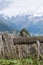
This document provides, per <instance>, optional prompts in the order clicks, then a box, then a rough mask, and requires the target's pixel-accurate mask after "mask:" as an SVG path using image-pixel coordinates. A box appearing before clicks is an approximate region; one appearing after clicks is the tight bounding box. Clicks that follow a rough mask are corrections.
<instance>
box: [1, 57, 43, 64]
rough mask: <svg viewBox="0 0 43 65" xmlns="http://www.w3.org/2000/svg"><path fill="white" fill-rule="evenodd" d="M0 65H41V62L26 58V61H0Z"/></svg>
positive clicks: (42, 62)
mask: <svg viewBox="0 0 43 65" xmlns="http://www.w3.org/2000/svg"><path fill="white" fill-rule="evenodd" d="M0 65H43V61H42V60H39V61H37V59H34V58H31V57H30V58H26V59H17V60H15V59H13V60H8V59H0Z"/></svg>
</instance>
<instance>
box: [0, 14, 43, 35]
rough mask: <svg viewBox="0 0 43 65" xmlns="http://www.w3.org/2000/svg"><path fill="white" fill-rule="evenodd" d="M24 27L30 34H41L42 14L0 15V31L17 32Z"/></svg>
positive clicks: (42, 25) (42, 29)
mask: <svg viewBox="0 0 43 65" xmlns="http://www.w3.org/2000/svg"><path fill="white" fill-rule="evenodd" d="M23 28H25V29H26V30H28V31H29V32H31V33H32V34H43V16H35V17H34V16H33V15H30V14H27V15H24V14H22V15H17V16H16V17H15V16H12V17H11V18H10V17H6V16H4V15H0V31H14V30H16V31H17V32H19V31H20V30H22V29H23Z"/></svg>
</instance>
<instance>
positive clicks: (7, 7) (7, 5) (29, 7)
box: [0, 0, 43, 16]
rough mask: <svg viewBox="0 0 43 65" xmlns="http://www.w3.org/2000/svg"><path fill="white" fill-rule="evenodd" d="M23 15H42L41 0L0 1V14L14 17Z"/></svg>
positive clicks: (42, 4)
mask: <svg viewBox="0 0 43 65" xmlns="http://www.w3.org/2000/svg"><path fill="white" fill-rule="evenodd" d="M23 13H25V14H29V13H32V14H34V15H43V0H0V14H4V15H6V16H13V15H14V16H15V15H18V14H23Z"/></svg>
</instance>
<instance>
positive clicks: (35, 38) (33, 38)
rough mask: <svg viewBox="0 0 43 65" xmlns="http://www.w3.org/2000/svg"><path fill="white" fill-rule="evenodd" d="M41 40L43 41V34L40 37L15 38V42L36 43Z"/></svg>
mask: <svg viewBox="0 0 43 65" xmlns="http://www.w3.org/2000/svg"><path fill="white" fill-rule="evenodd" d="M37 40H39V42H40V43H43V36H40V37H29V38H28V37H21V38H14V39H13V41H14V44H21V43H22V44H28V43H30V44H31V43H36V41H37Z"/></svg>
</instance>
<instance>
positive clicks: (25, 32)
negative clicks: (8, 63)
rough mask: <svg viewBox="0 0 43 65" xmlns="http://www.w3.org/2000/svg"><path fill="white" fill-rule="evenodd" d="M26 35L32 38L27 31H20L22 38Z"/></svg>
mask: <svg viewBox="0 0 43 65" xmlns="http://www.w3.org/2000/svg"><path fill="white" fill-rule="evenodd" d="M24 35H28V36H31V35H30V33H29V32H28V31H27V30H26V29H22V30H21V31H20V36H22V37H23V36H24Z"/></svg>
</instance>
